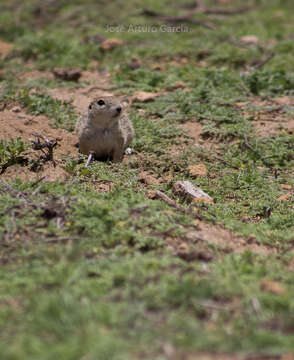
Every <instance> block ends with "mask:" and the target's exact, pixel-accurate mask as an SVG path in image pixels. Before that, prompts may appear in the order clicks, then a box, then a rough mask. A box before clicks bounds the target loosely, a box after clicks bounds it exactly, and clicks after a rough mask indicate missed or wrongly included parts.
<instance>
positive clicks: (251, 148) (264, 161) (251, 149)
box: [243, 134, 276, 171]
mask: <svg viewBox="0 0 294 360" xmlns="http://www.w3.org/2000/svg"><path fill="white" fill-rule="evenodd" d="M243 139H244V144H245V146H246V147H247V149H249V150H250V151H252V152H254V153H255V154H256V155H258V157H259V159H260V161H261V162H262V163H263V165H265V166H266V167H269V168H271V169H272V167H271V165H270V164H269V163H268V162H267V161H266V160H265V158H264V157H262V156H261V155H260V154H259V152H258V151H257V150H255V149H253V147H252V146H251V145H250V144H249V142H248V139H247V136H246V134H243ZM273 170H275V169H273ZM275 171H276V170H275Z"/></svg>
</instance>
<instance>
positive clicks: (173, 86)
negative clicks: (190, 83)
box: [166, 81, 186, 90]
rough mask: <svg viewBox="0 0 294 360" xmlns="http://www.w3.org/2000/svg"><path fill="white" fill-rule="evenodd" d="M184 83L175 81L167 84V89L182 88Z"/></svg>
mask: <svg viewBox="0 0 294 360" xmlns="http://www.w3.org/2000/svg"><path fill="white" fill-rule="evenodd" d="M185 87H186V84H185V83H184V82H183V81H176V82H175V83H173V84H171V85H169V86H167V88H166V89H167V90H175V89H184V88H185Z"/></svg>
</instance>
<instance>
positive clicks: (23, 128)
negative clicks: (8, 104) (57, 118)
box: [0, 110, 78, 181]
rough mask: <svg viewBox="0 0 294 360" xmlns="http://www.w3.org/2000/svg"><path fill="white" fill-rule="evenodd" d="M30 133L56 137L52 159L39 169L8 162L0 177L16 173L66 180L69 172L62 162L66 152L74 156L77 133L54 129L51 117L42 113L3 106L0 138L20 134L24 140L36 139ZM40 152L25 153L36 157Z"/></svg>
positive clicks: (29, 177)
mask: <svg viewBox="0 0 294 360" xmlns="http://www.w3.org/2000/svg"><path fill="white" fill-rule="evenodd" d="M33 134H42V135H44V136H46V138H48V139H50V140H55V139H57V141H58V145H57V147H56V148H55V149H54V160H55V166H54V163H53V162H51V161H48V162H46V163H44V164H43V169H40V170H39V171H38V172H35V171H32V170H30V168H29V167H28V166H25V165H20V164H16V165H13V166H9V167H8V168H7V169H6V170H5V172H4V173H3V174H2V175H1V177H2V178H6V179H7V180H12V179H14V178H16V177H18V178H20V179H21V180H23V181H35V180H36V179H38V178H41V177H45V178H44V180H45V181H46V180H47V181H54V180H57V179H59V180H65V179H66V178H67V177H68V175H67V173H66V172H65V170H64V169H63V168H62V166H63V165H64V164H65V162H64V157H65V156H67V155H69V154H70V155H71V156H77V155H78V150H77V148H76V147H75V146H74V145H75V144H76V143H77V137H76V135H75V134H72V133H70V132H68V131H66V130H63V129H53V128H52V127H51V121H50V120H49V119H48V118H47V117H46V116H43V115H40V116H32V115H28V114H25V113H22V112H18V113H16V112H13V111H11V110H4V111H1V112H0V141H2V140H10V139H15V138H17V137H20V138H21V139H22V140H23V141H30V140H33V139H34V140H36V138H35V137H34V136H33ZM40 155H41V153H40V151H33V150H29V151H28V152H27V157H28V158H29V159H30V160H35V159H36V158H38V157H39V156H40Z"/></svg>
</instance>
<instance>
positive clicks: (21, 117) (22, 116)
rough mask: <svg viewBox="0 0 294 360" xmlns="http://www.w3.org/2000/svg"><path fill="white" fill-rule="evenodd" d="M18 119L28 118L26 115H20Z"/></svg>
mask: <svg viewBox="0 0 294 360" xmlns="http://www.w3.org/2000/svg"><path fill="white" fill-rule="evenodd" d="M18 118H20V119H25V118H26V115H24V114H19V115H18Z"/></svg>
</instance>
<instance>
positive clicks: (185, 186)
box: [173, 181, 213, 204]
mask: <svg viewBox="0 0 294 360" xmlns="http://www.w3.org/2000/svg"><path fill="white" fill-rule="evenodd" d="M173 191H174V193H175V194H176V195H180V196H182V197H186V198H187V197H188V198H191V199H193V200H194V201H195V202H199V201H202V202H204V203H207V204H213V199H212V198H211V197H210V196H209V195H208V194H206V193H205V192H204V191H203V190H202V189H200V188H196V187H195V186H194V185H192V184H191V183H190V181H177V182H176V183H175V184H174V187H173Z"/></svg>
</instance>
